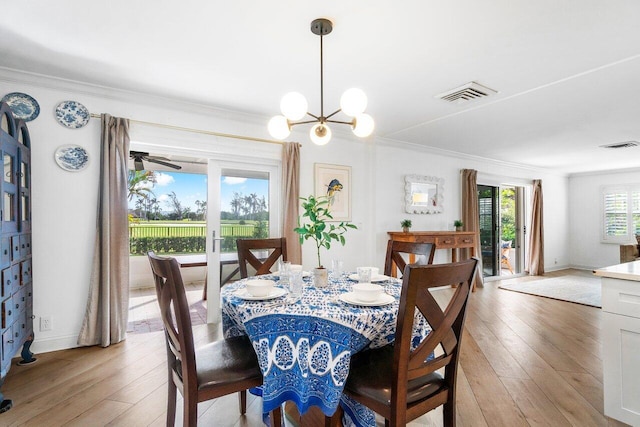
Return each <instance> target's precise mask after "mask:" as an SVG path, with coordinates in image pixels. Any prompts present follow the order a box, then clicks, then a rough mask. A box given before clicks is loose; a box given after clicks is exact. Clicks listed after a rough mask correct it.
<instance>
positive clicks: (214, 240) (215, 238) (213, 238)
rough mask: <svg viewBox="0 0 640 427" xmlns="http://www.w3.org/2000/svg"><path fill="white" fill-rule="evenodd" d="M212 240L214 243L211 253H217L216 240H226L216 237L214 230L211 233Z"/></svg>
mask: <svg viewBox="0 0 640 427" xmlns="http://www.w3.org/2000/svg"><path fill="white" fill-rule="evenodd" d="M211 240H212V241H213V242H212V243H211V252H215V251H216V240H217V241H221V240H224V238H223V237H216V230H213V231H212V232H211Z"/></svg>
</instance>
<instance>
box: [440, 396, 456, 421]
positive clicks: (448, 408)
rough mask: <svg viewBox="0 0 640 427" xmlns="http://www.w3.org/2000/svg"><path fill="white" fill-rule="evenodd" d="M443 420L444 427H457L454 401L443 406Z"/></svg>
mask: <svg viewBox="0 0 640 427" xmlns="http://www.w3.org/2000/svg"><path fill="white" fill-rule="evenodd" d="M442 418H443V425H444V427H455V426H456V405H455V403H454V402H453V401H451V400H450V401H448V402H446V403H445V404H444V405H442Z"/></svg>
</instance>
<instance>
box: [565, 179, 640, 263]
mask: <svg viewBox="0 0 640 427" xmlns="http://www.w3.org/2000/svg"><path fill="white" fill-rule="evenodd" d="M620 184H640V170H633V171H629V170H626V171H620V172H607V173H593V174H581V175H573V176H571V177H570V178H569V207H570V212H569V216H570V219H571V220H570V221H569V236H570V239H569V247H570V253H571V260H570V262H571V264H572V265H574V266H576V267H580V268H586V269H595V268H600V267H606V266H609V265H614V264H619V263H620V248H619V245H618V244H617V243H615V244H613V243H602V242H601V240H602V205H601V190H602V187H604V186H609V185H620ZM628 243H635V239H631V240H630V241H629V242H628Z"/></svg>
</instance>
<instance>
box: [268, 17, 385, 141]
mask: <svg viewBox="0 0 640 427" xmlns="http://www.w3.org/2000/svg"><path fill="white" fill-rule="evenodd" d="M332 29H333V23H332V22H331V21H329V20H328V19H323V18H320V19H315V20H313V21H312V22H311V32H312V33H313V34H315V35H318V36H320V115H319V116H318V115H315V114H311V113H310V112H308V111H307V108H308V106H309V105H308V103H307V99H306V98H305V97H304V95H302V94H301V93H299V92H290V93H287V94H286V95H285V96H283V97H282V100H281V101H280V110H281V111H282V115H278V116H275V117H273V118H272V119H271V120H269V125H268V127H269V133H270V134H271V136H272V137H274V138H276V139H285V138H286V137H288V136H289V134H290V133H291V128H292V127H293V126H295V125H302V124H307V123H315V125H313V127H312V128H311V131H310V132H309V137H310V138H311V141H313V142H314V143H315V144H318V145H325V144H326V143H327V142H329V140H331V129H330V128H329V126H328V125H327V123H341V124H345V125H350V126H351V130H352V131H353V133H354V134H355V135H356V136H359V137H362V138H364V137H367V136H369V135H371V132H373V127H374V123H373V118H372V117H371V116H370V115H368V114H366V113H365V112H364V110H365V108H367V95H365V93H364V92H363V91H362V90H361V89H357V88H351V89H348V90H347V91H345V92H344V93H343V94H342V97H341V98H340V108H339V109H337V110H336V111H334V112H333V113H331V114H329V115H326V116H325V115H324V82H323V62H322V37H323V36H325V35H327V34H329V33H331V30H332ZM339 112H342V113H343V114H345V115H347V116H349V117H351V120H350V121H344V120H335V119H332V117H333V116H335V115H336V114H338V113H339ZM305 116H310V117H311V118H312V120H303V121H299V120H302V119H303V118H304V117H305Z"/></svg>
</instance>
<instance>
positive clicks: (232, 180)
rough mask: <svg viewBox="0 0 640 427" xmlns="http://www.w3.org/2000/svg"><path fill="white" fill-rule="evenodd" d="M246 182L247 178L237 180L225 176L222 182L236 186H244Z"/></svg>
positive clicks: (234, 177)
mask: <svg viewBox="0 0 640 427" xmlns="http://www.w3.org/2000/svg"><path fill="white" fill-rule="evenodd" d="M246 181H247V178H239V177H236V176H225V177H224V181H223V182H224V183H225V184H229V185H236V184H244V183H245V182H246Z"/></svg>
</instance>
